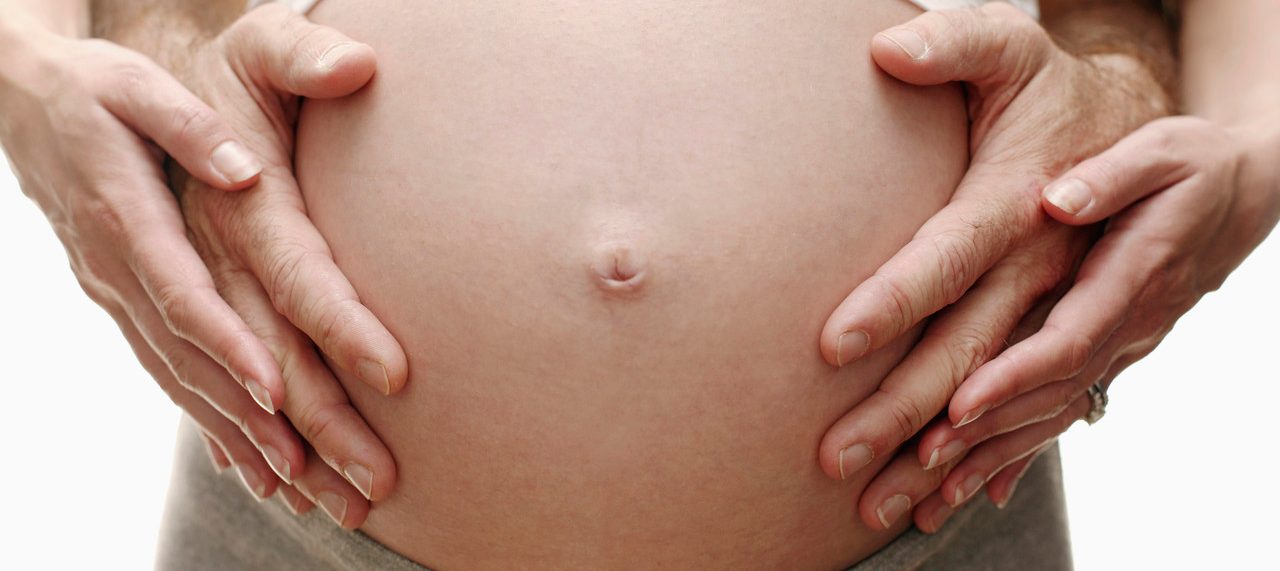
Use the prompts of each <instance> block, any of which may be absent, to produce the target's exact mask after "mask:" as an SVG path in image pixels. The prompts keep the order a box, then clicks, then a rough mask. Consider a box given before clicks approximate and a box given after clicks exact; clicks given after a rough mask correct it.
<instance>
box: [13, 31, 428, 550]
mask: <svg viewBox="0 0 1280 571" xmlns="http://www.w3.org/2000/svg"><path fill="white" fill-rule="evenodd" d="M23 16H24V15H23V14H21V13H12V14H6V16H5V21H3V22H0V56H3V57H0V61H3V62H4V63H3V64H0V145H3V147H4V149H5V151H6V153H7V154H8V156H9V158H10V160H11V163H12V166H13V170H14V172H15V174H16V175H17V177H18V180H19V182H20V184H21V186H22V189H23V191H24V193H25V194H26V195H27V196H29V197H30V198H31V199H32V200H33V201H34V202H36V204H37V205H38V206H39V207H40V208H41V210H43V211H44V213H45V215H46V216H47V217H48V218H49V220H50V223H51V224H52V226H53V228H54V230H55V232H56V233H57V235H58V237H59V239H60V240H61V241H62V243H63V245H64V247H65V248H66V250H67V254H68V258H69V259H70V262H71V267H72V270H73V272H74V273H75V275H76V278H77V280H78V281H79V283H80V284H81V287H82V288H83V289H84V290H85V292H86V293H87V294H88V295H89V297H90V298H92V299H93V300H94V301H95V302H96V303H98V304H99V305H100V306H102V307H103V308H104V309H106V310H107V312H108V313H109V314H110V315H111V316H112V318H113V319H114V320H115V321H116V323H117V325H118V326H119V327H120V329H121V331H122V332H123V333H124V334H125V337H126V338H127V340H128V341H129V343H130V345H131V346H132V347H133V349H134V351H135V353H136V354H137V356H138V358H139V360H140V361H141V362H142V364H143V365H144V367H146V369H147V370H148V371H149V372H150V373H151V374H152V375H153V376H154V377H155V378H156V380H157V382H158V383H159V384H160V386H161V388H162V389H164V391H165V392H166V393H167V394H168V395H169V397H170V398H171V399H172V400H173V401H174V402H175V403H176V404H178V405H179V406H180V407H181V408H183V409H184V410H185V411H186V412H187V413H188V414H189V415H191V416H192V418H193V419H195V420H196V421H197V423H198V424H200V426H201V427H202V429H203V430H204V432H205V433H206V436H207V437H208V438H209V439H210V441H211V443H216V444H211V451H212V453H213V456H214V459H215V463H219V464H223V465H230V464H234V465H235V466H236V467H237V468H238V471H239V473H240V475H241V478H242V479H243V480H244V481H245V484H246V486H247V487H249V489H250V490H251V491H252V492H253V493H254V494H255V495H257V496H258V497H260V498H265V497H268V496H270V495H271V494H272V493H274V492H275V490H276V489H277V488H278V487H280V485H279V484H280V478H283V479H284V480H285V481H290V480H304V481H306V480H311V481H322V482H326V483H327V485H328V486H329V487H330V488H336V487H337V484H343V485H345V482H343V481H342V478H341V477H339V476H337V475H336V474H335V473H333V471H330V470H328V469H327V468H326V467H325V466H324V465H323V464H322V463H320V462H315V463H313V464H314V465H315V466H317V467H319V468H320V469H315V470H313V469H312V466H308V465H307V464H306V462H305V455H306V453H307V452H306V448H305V447H304V446H303V443H302V441H301V440H300V439H299V437H298V435H297V433H295V432H294V428H293V426H291V424H290V422H289V421H288V420H286V419H285V418H283V417H282V416H280V415H275V414H274V412H275V411H276V410H277V409H278V408H280V407H281V406H285V407H286V409H292V410H295V411H305V410H316V411H322V410H329V408H328V407H327V404H328V403H327V402H320V401H318V400H317V398H318V395H316V394H315V391H314V390H310V391H308V390H301V389H305V388H306V387H308V386H310V387H314V386H316V385H322V384H323V383H324V382H326V379H325V378H321V377H314V378H306V379H299V380H298V381H297V382H296V384H297V386H296V387H295V386H290V389H289V391H288V392H289V395H288V398H287V399H286V391H285V377H286V376H288V373H289V371H288V370H286V374H285V375H282V373H281V366H280V365H279V364H278V363H277V359H280V360H282V361H287V360H289V359H290V358H292V357H293V356H294V355H293V354H289V353H286V354H280V353H279V350H278V348H275V349H277V350H276V351H273V350H272V348H268V346H267V344H264V343H263V342H262V341H261V340H260V336H259V334H258V332H257V331H255V330H254V329H251V328H250V326H249V325H247V324H246V323H245V321H244V320H242V319H241V317H240V316H239V315H238V314H237V313H236V312H235V311H233V310H232V308H231V307H230V306H229V305H228V304H227V303H226V302H224V300H223V297H222V296H221V295H220V290H219V288H218V287H217V286H216V285H215V281H214V279H213V276H211V274H210V272H209V270H208V269H207V268H206V266H205V263H204V262H203V261H202V260H201V258H200V256H199V255H197V253H196V251H195V249H194V248H193V247H192V245H191V243H190V242H189V241H188V237H187V229H186V227H185V225H184V221H183V217H182V213H181V212H180V211H179V209H178V204H177V202H176V201H175V198H174V196H173V194H172V193H171V191H170V189H169V188H168V186H167V184H166V177H165V175H164V169H163V161H164V156H165V154H166V153H167V154H168V155H170V156H171V157H172V158H173V159H174V160H175V161H176V162H177V163H179V164H180V165H181V166H182V167H183V169H185V170H186V171H187V172H189V173H191V175H193V176H194V177H196V178H197V179H199V180H200V181H202V182H204V183H206V184H207V185H209V186H212V187H214V189H220V190H210V189H203V192H209V193H212V194H225V193H224V192H221V191H234V190H242V189H245V188H246V187H249V186H252V185H254V184H255V183H256V182H258V180H259V178H261V177H260V174H261V171H262V168H263V167H262V164H263V162H262V159H261V158H260V157H259V156H255V155H253V154H251V153H250V151H248V150H247V149H248V145H246V144H245V141H246V139H244V138H242V137H241V136H240V135H239V134H237V133H236V132H235V131H233V129H232V128H231V127H230V126H229V125H228V124H227V123H226V122H225V121H224V120H223V118H222V117H220V116H219V115H218V113H216V112H215V111H213V109H212V108H211V107H210V106H209V105H207V104H206V103H204V102H203V101H201V99H200V98H198V97H196V96H195V95H194V94H192V93H191V92H189V91H188V90H187V89H186V88H185V87H183V85H182V84H181V83H179V82H178V81H177V80H176V79H174V78H173V77H172V76H171V75H170V74H169V73H167V72H166V71H165V70H163V69H162V68H160V67H159V66H158V65H156V64H155V63H154V62H152V61H151V60H149V59H148V58H146V57H144V56H142V55H141V54H138V53H136V52H133V51H130V50H128V49H125V48H123V47H120V46H118V45H115V44H112V43H109V42H105V41H100V40H79V39H72V38H66V37H62V36H57V35H55V34H53V33H51V32H46V31H44V30H43V29H42V28H40V27H39V26H38V25H35V23H34V22H32V21H24V20H23ZM295 31H296V30H295ZM277 32H280V30H277ZM308 40H309V41H308V42H300V43H298V45H295V46H289V45H284V46H281V45H280V44H272V45H264V46H259V47H262V48H275V49H277V51H278V53H259V54H258V55H260V56H263V59H264V60H266V59H268V58H274V59H275V60H283V59H285V58H287V57H289V56H292V55H295V54H294V53H293V52H290V49H291V48H292V49H294V50H296V49H300V48H306V49H308V50H313V51H310V52H306V53H305V54H303V55H305V56H309V57H310V59H309V60H307V61H312V62H314V61H315V57H316V56H317V55H319V54H322V53H324V52H323V50H324V49H327V48H328V47H332V45H333V44H334V43H335V38H334V37H333V36H332V35H329V36H323V35H322V36H320V37H316V38H308ZM322 41H328V42H329V43H328V44H327V45H317V43H316V42H322ZM346 43H347V44H349V43H350V42H349V41H348V42H346ZM317 49H319V50H322V51H314V50H317ZM370 64H371V62H370ZM343 71H344V69H343V68H337V67H330V68H323V67H318V66H314V65H313V66H312V68H311V72H312V73H311V76H312V77H310V78H309V79H311V80H313V81H315V82H320V83H322V82H323V81H324V80H325V78H326V77H328V76H330V75H337V74H338V73H340V72H343ZM348 71H349V70H348ZM370 73H371V72H370ZM365 79H366V80H367V76H366V78H365ZM362 83H363V82H362ZM358 87H359V86H353V87H351V90H354V89H355V88H358ZM250 103H251V104H252V103H253V102H250ZM272 127H273V126H268V127H267V130H268V131H270V132H271V135H274V134H275V131H274V130H273V129H272ZM244 135H246V136H252V135H253V134H252V133H244ZM325 277H327V276H325ZM297 279H298V281H297V284H298V285H299V287H302V288H306V287H309V286H311V285H312V284H314V283H315V282H316V281H318V280H319V279H320V278H319V277H317V276H315V275H310V274H308V275H300V276H298V277H297ZM344 283H345V282H344ZM323 285H327V284H323ZM326 291H327V290H326ZM289 309H290V308H285V310H286V311H287V310H289ZM359 309H363V307H360V308H359ZM332 313H333V314H334V315H337V316H338V317H342V318H348V317H351V316H352V315H356V317H355V322H354V325H356V326H357V327H353V328H348V329H346V330H344V331H338V332H336V333H335V334H334V335H330V336H328V340H329V342H330V345H333V346H338V345H340V346H342V347H343V348H344V350H345V353H344V355H345V356H351V355H355V354H358V353H360V352H362V351H363V352H364V354H376V355H379V356H380V358H381V360H382V362H383V363H386V365H384V370H385V371H386V374H385V375H382V374H379V375H377V376H378V378H377V379H372V380H371V381H372V382H373V383H374V384H375V386H376V387H377V388H378V390H379V391H380V392H383V393H390V392H393V391H394V390H396V389H397V388H398V387H399V386H401V385H403V382H404V378H405V376H406V374H407V373H406V367H405V365H404V356H403V352H402V351H401V350H400V348H399V346H398V344H396V343H395V342H394V339H392V338H391V336H390V334H389V333H387V332H386V331H385V329H383V328H382V326H381V324H379V323H377V320H376V319H375V318H373V316H372V314H369V313H368V312H367V310H364V312H363V313H360V312H359V310H358V309H356V308H354V307H352V306H351V305H350V304H346V305H344V306H343V307H342V308H341V310H340V311H338V312H332ZM348 324H351V323H350V322H348ZM369 331H376V332H380V333H381V335H382V337H376V338H370V337H356V336H353V335H360V334H362V333H367V332H369ZM386 339H391V341H390V343H389V344H388V343H386V342H385V340H386ZM379 341H382V342H381V343H378V342H379ZM374 344H377V346H376V347H372V348H370V346H371V345H374ZM324 348H326V349H327V348H329V347H324ZM303 351H304V356H305V352H310V351H311V348H310V347H306V348H305V349H303ZM311 354H312V356H314V353H311ZM366 377H367V375H366ZM328 381H330V382H331V378H330V379H328ZM242 387H243V388H242ZM331 388H332V387H330V388H329V389H330V392H332V391H331ZM339 389H340V387H339ZM343 396H344V397H345V394H344V395H343ZM255 402H256V403H257V404H254V403H255ZM259 406H261V409H259ZM262 409H266V411H267V412H264V411H263V410H262ZM356 423H358V425H359V427H363V430H364V431H366V432H369V433H371V431H369V429H368V427H367V426H365V425H364V423H363V420H362V419H359V418H358V417H357V418H356V419H342V420H341V421H337V422H324V423H320V424H318V425H317V426H315V427H313V429H314V432H324V433H325V435H326V436H327V438H319V439H317V441H318V443H317V444H316V445H315V449H316V451H317V452H318V453H320V455H322V456H326V457H331V458H332V457H337V458H353V457H357V456H361V455H363V456H364V457H369V456H374V457H375V458H374V459H373V460H371V461H370V463H377V464H379V465H385V464H388V463H391V462H392V461H391V459H390V454H389V452H387V451H386V450H385V448H384V447H382V446H381V443H380V442H376V443H375V446H374V447H372V448H370V449H368V450H363V449H362V450H355V451H352V450H349V449H341V450H336V449H334V446H352V445H357V444H364V443H363V442H362V441H357V442H352V441H351V440H352V439H345V440H344V439H342V438H339V436H341V435H343V434H344V431H345V432H349V431H353V430H356V428H352V424H356ZM304 432H305V431H304ZM304 436H315V434H311V435H307V434H304ZM360 440H362V439H360ZM392 465H393V464H392ZM325 472H327V473H325ZM380 476H385V477H382V478H381V481H379V483H378V486H376V489H369V490H368V492H367V493H365V494H364V495H385V494H386V493H388V491H389V489H390V485H391V483H392V481H393V479H394V474H393V470H390V471H389V470H385V469H384V471H383V474H381V475H380ZM335 479H336V480H337V481H336V482H335V481H334V480H335ZM348 479H351V480H355V479H356V478H352V477H351V475H349V474H348ZM299 483H300V484H301V482H299ZM364 488H366V489H368V488H373V486H370V485H366V486H364ZM280 489H282V490H285V493H284V496H285V497H284V499H285V501H286V503H288V504H289V505H290V506H291V507H293V508H295V509H299V508H301V509H307V507H308V506H307V501H305V499H304V498H303V497H302V496H301V495H299V494H298V492H297V491H296V490H294V489H293V488H291V487H288V486H284V487H280ZM354 490H355V488H351V487H350V486H347V488H345V489H344V490H343V494H344V497H343V498H342V500H343V501H344V502H347V504H348V505H345V506H344V508H343V512H345V513H344V514H343V515H344V517H340V518H338V519H341V520H343V521H342V523H344V524H345V525H348V526H354V525H358V524H359V522H360V521H362V520H363V517H364V515H363V513H364V512H363V511H362V509H361V508H360V505H349V504H350V503H351V502H352V501H355V502H356V503H357V504H360V503H361V502H363V500H364V498H361V497H360V496H361V493H359V492H355V491H354ZM352 497H354V500H352V499H351V498H352ZM311 498H312V499H315V495H312V496H311ZM322 499H323V498H322ZM364 505H365V506H366V508H367V504H364ZM330 511H332V510H330Z"/></svg>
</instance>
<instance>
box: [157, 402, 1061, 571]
mask: <svg viewBox="0 0 1280 571" xmlns="http://www.w3.org/2000/svg"><path fill="white" fill-rule="evenodd" d="M156 568H157V569H159V570H162V571H169V570H182V571H204V570H208V571H223V570H227V569H237V570H255V569H262V570H272V571H274V570H279V569H308V570H315V571H323V570H365V569H371V570H372V569H377V570H385V571H423V570H424V569H426V568H425V567H422V566H421V565H418V564H417V563H414V562H413V561H410V560H408V559H406V558H404V557H401V556H400V555H398V554H396V553H395V552H393V551H391V550H390V549H387V548H386V547H383V546H382V545H381V544H379V543H378V542H376V541H374V540H372V539H370V538H369V537H368V536H366V535H365V534H363V533H360V532H347V531H343V530H342V529H339V528H338V527H337V526H335V525H333V524H332V523H331V522H330V521H329V520H328V519H327V518H326V517H325V516H324V515H323V514H322V513H321V511H320V510H319V509H315V510H312V511H311V512H310V513H308V514H307V515H305V516H302V517H298V516H294V515H293V514H292V513H290V512H289V511H288V510H287V509H286V508H285V507H284V506H283V505H281V504H280V502H277V501H274V500H272V501H268V502H265V503H262V504H259V503H257V502H255V501H254V500H253V499H252V498H250V497H249V494H248V493H246V492H245V491H244V490H243V488H242V487H241V486H240V483H239V481H238V480H236V477H235V475H234V474H233V473H232V471H231V470H228V471H227V472H225V473H223V474H221V475H219V474H217V473H216V472H214V470H213V468H212V466H211V465H210V463H209V459H208V457H207V456H206V455H205V451H204V443H203V442H202V441H201V439H200V437H199V435H198V433H197V432H196V430H195V429H194V427H193V426H192V425H191V423H190V421H189V420H186V419H184V421H183V425H182V427H181V428H180V430H179V434H178V446H177V453H176V455H175V461H174V468H173V480H172V483H171V485H170V489H169V498H168V502H167V504H166V506H165V515H164V522H163V527H162V529H161V533H160V541H159V550H158V552H157V554H156ZM1070 568H1071V549H1070V542H1069V541H1068V539H1067V522H1066V510H1065V507H1064V503H1063V496H1062V478H1061V469H1060V465H1059V459H1058V451H1057V448H1056V447H1055V448H1052V449H1050V450H1049V451H1048V452H1046V453H1045V454H1044V455H1043V456H1041V458H1040V459H1039V460H1037V461H1036V463H1035V464H1034V465H1033V466H1032V467H1031V469H1030V471H1029V472H1028V473H1027V475H1026V477H1025V478H1024V479H1023V481H1022V483H1021V485H1019V487H1018V494H1017V495H1016V496H1015V497H1014V499H1013V501H1012V502H1011V503H1010V504H1009V506H1008V507H1006V508H1005V509H1004V510H997V509H995V508H994V507H992V506H991V504H990V502H987V501H985V500H982V501H974V502H970V505H969V506H967V507H965V508H963V509H962V510H960V511H959V512H958V513H957V514H956V515H955V516H954V517H953V518H952V519H951V521H950V522H949V523H948V525H947V526H946V527H945V529H944V530H943V531H942V532H940V533H937V534H934V535H925V534H922V533H920V532H918V531H915V530H914V529H913V530H910V531H907V532H906V533H904V534H903V535H902V536H900V537H899V538H898V539H896V540H894V541H893V542H892V543H890V544H889V545H888V546H886V547H885V548H884V549H882V550H880V551H879V552H878V553H876V554H874V555H872V556H871V557H870V558H868V559H866V560H863V561H862V562H860V563H858V564H856V565H854V567H853V570H856V571H889V570H894V571H897V570H902V569H946V570H958V571H963V570H967V569H981V570H989V571H1002V570H1009V571H1015V570H1017V571H1021V570H1025V569H1037V570H1044V571H1055V570H1066V569H1070Z"/></svg>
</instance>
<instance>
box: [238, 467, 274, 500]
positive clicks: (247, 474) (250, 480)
mask: <svg viewBox="0 0 1280 571" xmlns="http://www.w3.org/2000/svg"><path fill="white" fill-rule="evenodd" d="M236 472H238V473H239V474H240V481H241V482H244V487H246V488H249V493H251V494H253V497H254V499H256V500H258V501H262V500H265V499H267V483H266V482H264V481H262V478H259V477H258V473H257V472H254V471H253V470H251V469H249V468H248V467H245V466H240V465H237V466H236Z"/></svg>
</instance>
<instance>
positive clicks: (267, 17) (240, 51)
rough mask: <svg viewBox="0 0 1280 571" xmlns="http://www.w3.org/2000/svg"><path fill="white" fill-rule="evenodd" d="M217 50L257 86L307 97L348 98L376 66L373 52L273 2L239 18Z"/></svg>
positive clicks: (368, 77) (367, 80)
mask: <svg viewBox="0 0 1280 571" xmlns="http://www.w3.org/2000/svg"><path fill="white" fill-rule="evenodd" d="M223 46H224V49H225V51H226V53H227V56H228V58H230V59H232V60H235V61H238V62H240V63H241V64H242V65H243V66H244V68H245V69H246V70H247V71H248V72H249V73H250V74H251V75H252V77H253V79H254V80H255V81H256V82H258V83H259V84H260V85H263V86H270V87H272V88H274V89H275V90H277V91H280V92H282V93H287V94H291V95H300V96H302V97H309V98H312V99H329V98H335V97H343V96H346V95H350V94H352V93H354V92H355V91H357V90H359V89H360V88H361V87H364V86H365V84H367V83H369V80H370V79H371V78H372V77H373V73H374V70H375V69H376V68H377V61H376V58H375V55H374V53H373V48H371V47H369V46H368V45H365V44H363V43H360V42H357V41H355V40H352V39H351V38H349V37H347V36H346V35H344V34H342V33H341V32H338V31H337V30H334V29H333V28H329V27H325V26H320V25H318V24H314V23H312V22H311V21H310V20H308V19H306V18H305V17H303V16H301V15H299V14H298V13H296V12H294V11H293V10H290V9H288V8H285V7H283V6H281V5H279V4H275V3H272V4H268V5H265V6H263V7H261V8H258V9H256V10H254V11H252V12H250V13H248V14H246V15H245V16H244V17H242V18H240V20H238V21H237V22H236V23H235V25H233V26H232V27H231V28H230V29H228V30H227V33H226V34H224V36H223Z"/></svg>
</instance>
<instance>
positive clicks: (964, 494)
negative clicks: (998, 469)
mask: <svg viewBox="0 0 1280 571" xmlns="http://www.w3.org/2000/svg"><path fill="white" fill-rule="evenodd" d="M985 483H987V479H986V478H984V477H982V474H973V475H971V476H969V477H968V478H965V479H964V482H961V483H960V485H959V486H956V501H955V503H952V504H951V505H952V506H953V507H954V506H958V505H960V504H963V503H964V502H966V501H968V500H969V498H972V497H973V495H974V494H976V493H978V490H980V489H982V485H983V484H985Z"/></svg>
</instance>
